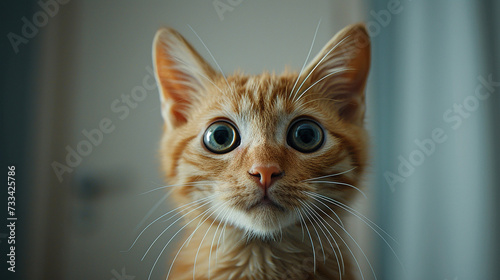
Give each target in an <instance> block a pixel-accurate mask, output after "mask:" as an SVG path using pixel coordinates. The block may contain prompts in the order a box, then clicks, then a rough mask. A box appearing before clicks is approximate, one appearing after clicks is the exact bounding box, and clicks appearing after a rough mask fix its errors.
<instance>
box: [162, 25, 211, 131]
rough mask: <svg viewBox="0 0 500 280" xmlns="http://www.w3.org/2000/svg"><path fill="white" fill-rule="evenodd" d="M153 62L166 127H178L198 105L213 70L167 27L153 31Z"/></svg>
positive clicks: (175, 32)
mask: <svg viewBox="0 0 500 280" xmlns="http://www.w3.org/2000/svg"><path fill="white" fill-rule="evenodd" d="M153 63H154V68H155V75H156V80H157V82H158V85H159V90H160V100H161V112H162V116H163V119H164V120H165V124H166V126H167V129H172V128H176V127H179V126H181V125H183V124H184V123H186V122H187V120H188V119H189V115H190V112H191V110H192V109H193V108H194V107H195V106H198V105H199V103H200V102H201V100H202V99H203V96H204V95H205V94H206V93H207V87H208V86H209V85H210V83H212V79H214V78H215V77H216V76H217V72H216V71H215V70H214V69H213V68H212V67H211V66H210V65H209V64H208V63H207V62H206V61H205V60H204V59H203V58H202V57H201V56H200V55H199V54H198V53H197V52H196V51H195V49H194V48H193V47H192V46H191V45H190V44H189V43H188V42H187V41H186V40H185V39H184V37H182V36H181V35H180V34H179V33H178V32H177V31H175V30H173V29H171V28H163V29H160V30H158V32H157V33H156V36H155V39H154V43H153Z"/></svg>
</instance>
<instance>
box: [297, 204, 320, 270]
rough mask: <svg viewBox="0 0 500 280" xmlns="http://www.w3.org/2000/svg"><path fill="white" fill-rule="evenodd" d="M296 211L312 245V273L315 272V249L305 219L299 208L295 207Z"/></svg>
mask: <svg viewBox="0 0 500 280" xmlns="http://www.w3.org/2000/svg"><path fill="white" fill-rule="evenodd" d="M296 211H297V213H298V214H299V216H300V219H301V220H302V222H304V226H305V228H306V231H307V235H308V236H309V240H311V247H312V252H313V264H314V273H315V274H316V250H315V249H314V242H313V240H312V237H311V233H310V232H309V229H308V228H307V224H306V221H305V220H304V217H302V214H301V213H300V212H301V210H300V209H297V210H296ZM304 214H305V213H304Z"/></svg>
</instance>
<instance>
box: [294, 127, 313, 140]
mask: <svg viewBox="0 0 500 280" xmlns="http://www.w3.org/2000/svg"><path fill="white" fill-rule="evenodd" d="M297 134H298V138H299V139H300V141H302V143H304V144H309V143H311V142H312V141H313V140H314V138H315V135H314V130H313V129H312V128H310V127H303V128H299V129H298V130H297Z"/></svg>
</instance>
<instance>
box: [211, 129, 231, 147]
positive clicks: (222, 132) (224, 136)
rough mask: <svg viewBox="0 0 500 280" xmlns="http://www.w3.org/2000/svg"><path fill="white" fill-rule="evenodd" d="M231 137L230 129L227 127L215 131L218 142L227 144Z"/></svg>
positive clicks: (215, 138)
mask: <svg viewBox="0 0 500 280" xmlns="http://www.w3.org/2000/svg"><path fill="white" fill-rule="evenodd" d="M228 139H229V131H228V130H227V128H219V129H217V130H215V131H214V140H215V142H217V144H219V145H222V144H225V143H226V142H227V141H228Z"/></svg>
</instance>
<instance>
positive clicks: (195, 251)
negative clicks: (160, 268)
mask: <svg viewBox="0 0 500 280" xmlns="http://www.w3.org/2000/svg"><path fill="white" fill-rule="evenodd" d="M223 226H224V225H222V226H221V227H219V229H218V230H217V228H218V227H217V226H213V225H212V226H211V227H210V225H208V226H206V227H205V226H202V227H201V228H200V229H198V231H199V233H197V232H195V234H194V235H193V236H192V240H190V241H189V243H188V244H187V245H186V247H185V248H183V249H182V251H183V253H184V254H183V255H184V256H197V257H195V258H194V259H193V258H192V257H191V259H189V260H188V259H187V258H183V260H182V261H181V263H183V264H184V265H183V267H177V268H176V271H175V274H176V275H177V276H176V277H173V278H171V279H193V273H194V275H195V276H196V277H195V279H213V280H217V279H247V280H251V279H261V280H264V279H296V280H300V279H337V277H338V275H339V273H338V271H345V272H348V271H351V269H348V267H349V260H348V257H346V256H347V255H348V254H344V253H343V251H344V250H343V249H342V246H341V244H338V241H337V242H335V241H333V239H332V238H330V237H331V236H333V231H331V232H332V235H331V236H330V235H329V234H328V233H325V234H326V236H328V237H329V239H326V237H325V236H324V235H323V232H322V231H320V230H319V229H315V228H313V227H312V226H308V227H307V228H305V227H301V225H300V224H299V225H292V226H290V227H288V228H287V229H284V230H283V231H282V232H280V233H277V234H275V236H274V238H265V239H263V238H259V237H256V236H255V237H252V236H250V235H248V234H247V233H245V232H244V231H243V230H241V229H238V228H235V227H233V226H230V225H228V226H227V227H226V228H225V229H224V230H222V228H223ZM204 227H205V228H204ZM316 231H318V233H316ZM337 232H340V231H337ZM335 239H338V240H340V238H339V237H338V236H336V238H335ZM311 242H312V243H313V244H314V245H313V246H311ZM339 247H340V249H339ZM189 251H191V252H189ZM344 266H345V267H344ZM193 269H195V270H193ZM193 271H194V272H193ZM208 271H210V273H207V272H208ZM209 274H210V277H208V275H209ZM351 277H353V276H349V275H343V276H342V279H345V280H348V279H354V278H351Z"/></svg>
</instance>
